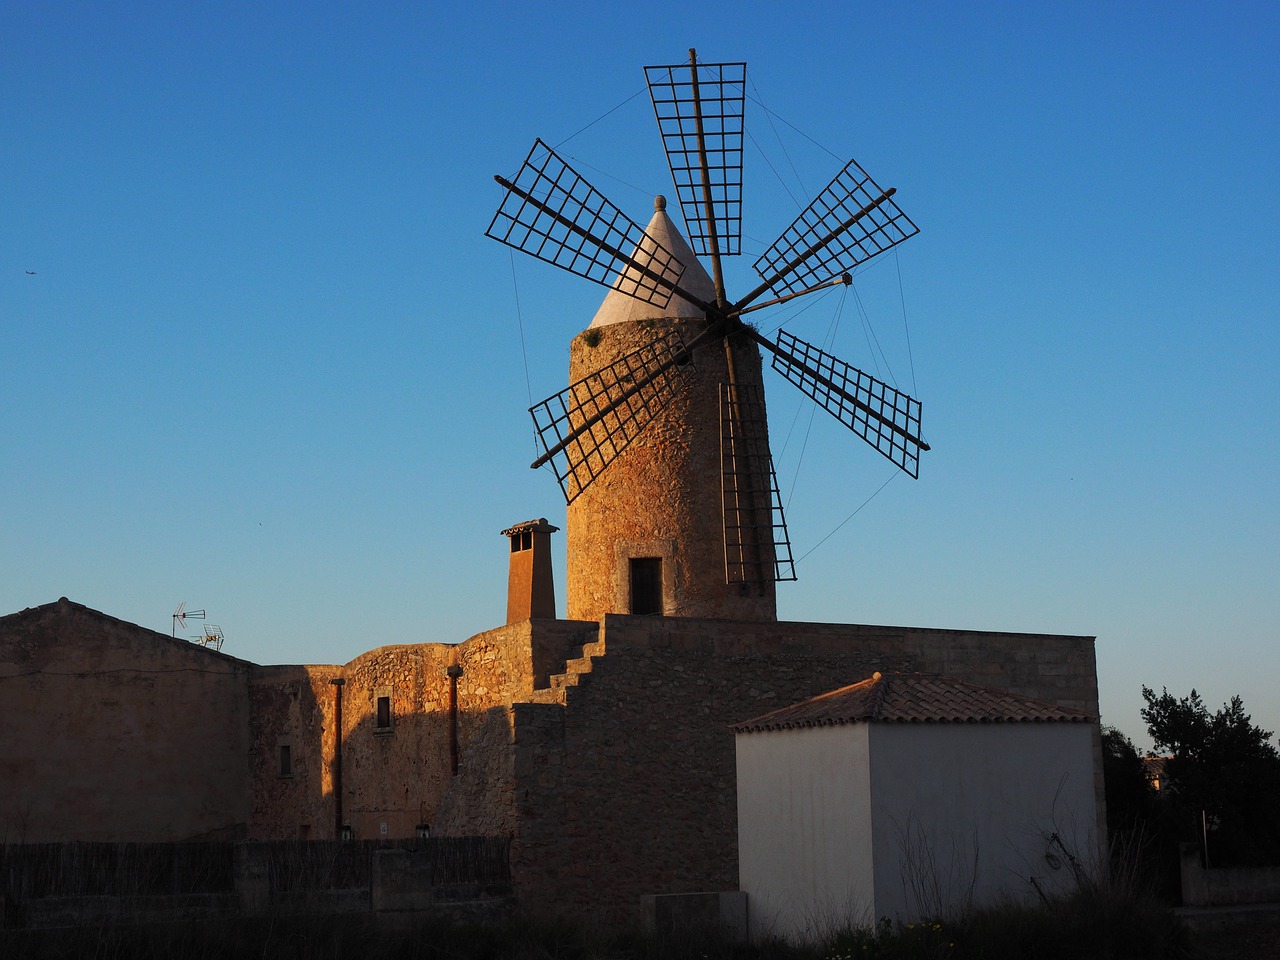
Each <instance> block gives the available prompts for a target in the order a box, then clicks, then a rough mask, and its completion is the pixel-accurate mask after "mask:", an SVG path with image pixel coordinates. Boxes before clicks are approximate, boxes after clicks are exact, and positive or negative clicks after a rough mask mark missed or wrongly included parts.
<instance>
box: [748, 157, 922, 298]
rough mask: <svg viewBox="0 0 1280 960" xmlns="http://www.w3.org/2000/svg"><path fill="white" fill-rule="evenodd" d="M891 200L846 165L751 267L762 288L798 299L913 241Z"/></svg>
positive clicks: (854, 166) (909, 228)
mask: <svg viewBox="0 0 1280 960" xmlns="http://www.w3.org/2000/svg"><path fill="white" fill-rule="evenodd" d="M893 194H894V190H893V189H892V188H890V189H888V190H882V189H881V188H880V185H879V184H877V183H876V182H875V181H874V180H872V179H871V176H870V174H868V173H867V172H866V171H865V170H863V169H862V167H860V166H858V164H857V162H856V161H854V160H850V161H849V162H848V163H847V164H846V165H845V167H844V169H843V170H841V171H840V172H839V173H838V174H836V176H835V178H834V179H833V180H832V181H831V182H830V183H829V184H827V186H826V187H825V188H824V189H823V191H822V192H821V193H819V194H818V196H817V197H815V198H814V200H813V202H812V203H810V204H809V206H808V207H806V208H805V209H804V210H803V211H802V212H801V214H800V216H798V217H796V219H795V220H794V221H793V222H792V224H791V226H789V227H787V229H786V230H784V231H782V235H781V236H779V237H778V239H777V240H776V241H774V244H773V246H771V247H770V248H769V249H768V250H766V251H765V252H764V254H762V255H761V257H760V259H759V260H757V261H756V262H755V264H754V267H755V270H756V273H758V274H760V276H761V277H762V278H764V280H765V284H764V286H765V288H767V289H770V290H773V291H774V292H775V293H778V294H782V293H797V292H799V291H801V290H803V289H805V288H806V287H813V286H816V285H818V284H821V283H825V282H826V281H828V280H830V279H831V278H832V277H836V276H839V275H840V274H842V273H845V272H848V271H850V270H853V268H854V267H856V266H858V265H859V264H861V263H866V262H867V261H868V260H870V259H871V258H872V257H874V256H876V255H878V254H881V253H883V252H884V251H886V250H888V249H889V248H891V247H894V246H896V245H897V244H899V243H901V242H902V241H903V240H906V239H907V238H908V237H912V236H915V235H916V234H917V233H919V232H920V228H919V227H917V226H916V225H915V224H914V223H912V222H911V218H910V217H908V216H907V215H906V214H905V213H903V212H902V210H901V209H899V207H898V205H897V204H896V203H894V201H893V199H892V198H893ZM757 292H759V288H757V291H754V292H753V293H752V295H750V296H748V297H747V298H745V300H744V301H743V302H744V303H745V302H747V301H750V300H753V299H754V298H755V295H756V293H757Z"/></svg>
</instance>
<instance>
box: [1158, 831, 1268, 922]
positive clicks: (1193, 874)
mask: <svg viewBox="0 0 1280 960" xmlns="http://www.w3.org/2000/svg"><path fill="white" fill-rule="evenodd" d="M1181 853H1182V905H1183V906H1184V907H1227V906H1239V905H1241V904H1247V903H1280V867H1210V868H1206V867H1205V866H1204V865H1203V864H1202V863H1201V862H1200V849H1199V847H1197V846H1196V845H1195V844H1194V843H1184V844H1183V845H1182V851H1181Z"/></svg>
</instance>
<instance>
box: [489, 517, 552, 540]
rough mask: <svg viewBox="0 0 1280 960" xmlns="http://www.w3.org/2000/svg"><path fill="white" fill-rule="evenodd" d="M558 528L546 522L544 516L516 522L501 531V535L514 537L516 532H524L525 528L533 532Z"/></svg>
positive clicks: (549, 531)
mask: <svg viewBox="0 0 1280 960" xmlns="http://www.w3.org/2000/svg"><path fill="white" fill-rule="evenodd" d="M559 529H560V528H559V527H553V526H552V525H551V524H549V523H547V518H546V517H539V518H538V519H537V520H526V521H524V523H517V524H516V525H515V526H514V527H508V528H507V529H506V530H503V531H502V535H503V536H504V537H514V536H515V535H516V534H517V533H524V532H525V531H526V530H527V531H531V532H533V533H555V532H556V531H557V530H559Z"/></svg>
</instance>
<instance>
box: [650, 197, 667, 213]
mask: <svg viewBox="0 0 1280 960" xmlns="http://www.w3.org/2000/svg"><path fill="white" fill-rule="evenodd" d="M653 209H654V210H665V209H667V198H666V197H664V196H663V195H662V194H658V195H657V196H656V197H654V198H653Z"/></svg>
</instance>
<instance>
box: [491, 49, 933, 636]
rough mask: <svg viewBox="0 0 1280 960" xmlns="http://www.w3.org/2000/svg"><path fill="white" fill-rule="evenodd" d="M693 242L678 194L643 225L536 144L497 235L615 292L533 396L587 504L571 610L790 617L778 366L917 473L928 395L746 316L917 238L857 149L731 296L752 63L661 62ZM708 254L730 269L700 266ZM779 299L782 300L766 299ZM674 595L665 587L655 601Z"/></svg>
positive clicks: (578, 496)
mask: <svg viewBox="0 0 1280 960" xmlns="http://www.w3.org/2000/svg"><path fill="white" fill-rule="evenodd" d="M645 76H646V81H647V84H648V88H649V93H650V99H651V100H652V103H653V107H654V113H655V116H656V118H657V122H658V129H659V133H660V135H661V138H662V141H663V145H664V148H665V151H666V155H667V161H668V165H669V166H670V169H671V175H672V180H673V182H674V185H675V191H676V197H677V200H678V203H679V207H680V210H681V213H682V215H683V219H684V221H685V224H686V228H687V231H688V234H689V240H688V241H686V240H685V238H684V237H683V236H681V235H680V232H679V231H678V229H676V227H675V225H674V223H673V222H672V221H671V220H670V218H669V217H668V215H667V214H666V210H665V207H666V203H665V200H664V199H663V198H662V197H658V198H657V199H656V200H655V211H654V215H653V219H652V220H651V221H650V223H649V225H648V226H647V227H645V228H641V227H640V226H639V225H638V224H637V223H635V222H634V221H632V220H631V219H630V218H629V217H627V215H626V214H624V213H623V212H622V211H621V210H620V209H619V208H617V207H616V206H614V205H613V204H612V203H611V202H610V201H609V200H608V199H607V198H605V196H604V195H603V194H601V193H600V192H599V191H598V190H596V189H595V188H594V187H593V186H591V184H589V183H588V182H587V181H586V180H585V179H584V178H583V177H582V176H581V175H580V174H579V173H578V172H577V171H575V170H574V169H573V168H572V167H571V166H570V165H569V164H568V163H566V162H565V161H564V160H563V159H562V158H561V157H560V156H559V155H558V154H557V153H556V152H555V150H554V149H552V148H551V147H549V146H547V145H546V144H545V143H544V142H543V141H541V140H536V141H535V143H534V145H533V148H532V149H531V150H530V151H529V154H528V156H527V157H526V159H525V161H524V163H523V164H522V166H521V167H520V170H519V171H518V173H517V174H516V175H515V177H514V178H512V179H506V178H504V177H500V176H498V177H495V178H494V179H495V180H496V181H497V182H498V183H499V184H500V185H501V186H502V188H503V190H504V191H505V192H504V196H503V199H502V201H501V203H500V205H499V207H498V210H497V212H496V213H495V215H494V217H493V220H492V222H491V223H490V225H489V228H488V229H487V230H486V235H487V236H489V237H492V238H494V239H496V240H498V241H500V242H502V243H505V244H507V245H508V246H511V247H514V248H515V249H518V250H521V251H523V252H525V253H527V254H530V255H532V256H534V257H536V258H538V259H540V260H543V261H546V262H549V263H552V264H555V265H556V266H558V267H561V268H562V269H565V270H567V271H569V272H570V273H573V274H576V275H578V276H581V277H584V278H586V279H588V280H592V281H594V282H596V283H599V284H601V285H603V286H606V287H609V288H610V292H609V294H608V296H607V297H606V299H605V301H604V304H603V305H602V306H601V308H600V311H599V312H598V313H597V315H596V317H595V319H594V320H593V322H592V324H591V326H590V327H589V328H588V329H587V330H586V331H584V332H583V333H582V334H579V335H578V337H576V338H575V339H574V342H573V344H572V346H571V350H570V381H571V382H570V385H569V387H567V388H566V389H564V390H562V391H560V392H559V393H556V394H554V395H553V396H551V397H548V398H547V399H546V400H544V401H543V402H541V403H539V404H537V405H535V406H534V407H532V408H531V409H530V413H531V415H532V416H533V420H534V425H535V429H536V433H537V437H538V442H539V444H540V446H541V449H542V451H543V452H542V455H541V456H539V457H538V459H537V460H535V461H534V463H533V464H532V466H533V467H534V468H538V467H541V466H544V465H547V464H550V465H551V467H552V469H553V470H554V472H555V475H556V478H557V480H558V482H559V484H560V487H561V490H562V491H563V493H564V495H565V499H566V502H567V503H568V517H567V521H568V523H567V526H568V530H567V540H568V549H569V560H570V564H569V566H570V569H569V616H570V618H574V619H579V618H580V619H599V618H600V616H601V615H603V614H604V613H608V612H632V613H681V614H688V615H695V616H712V617H725V618H729V619H763V620H772V619H776V610H775V601H774V584H775V582H776V581H778V580H791V579H795V570H794V563H793V561H792V557H791V549H790V541H789V538H788V535H787V531H786V522H785V519H784V517H783V513H782V504H781V499H780V497H779V494H778V486H777V480H776V478H775V474H774V469H773V464H772V459H771V456H770V453H769V446H768V431H767V424H766V420H765V408H764V393H763V382H762V378H761V372H760V371H761V352H760V351H761V350H764V351H765V352H767V353H768V354H769V355H770V356H771V358H772V366H773V368H774V369H775V370H776V371H778V372H779V373H781V374H782V375H783V377H785V378H786V379H787V380H789V381H791V383H793V384H794V385H795V386H797V387H798V388H799V389H800V390H801V391H802V392H803V393H805V394H806V395H808V396H809V397H810V398H812V399H813V400H814V401H815V402H816V403H817V404H818V405H819V406H821V407H822V408H823V409H824V410H826V411H827V412H828V413H830V414H831V415H832V416H834V417H835V418H836V419H837V420H839V421H840V422H841V423H842V424H844V426H845V427H847V428H848V429H849V430H851V431H852V432H853V433H855V434H856V435H857V436H859V437H861V438H862V439H863V440H865V441H866V442H867V443H869V444H870V445H871V446H872V447H874V448H875V449H876V450H877V451H878V452H879V453H881V454H882V455H883V456H885V457H886V458H887V459H889V460H890V461H891V462H892V463H894V464H895V465H897V466H898V467H899V468H900V469H902V470H903V471H905V472H906V473H908V474H909V475H911V476H912V477H916V476H917V475H918V468H919V456H920V452H921V451H923V450H927V449H929V447H928V444H926V443H925V442H924V440H923V439H922V438H921V431H920V403H919V401H917V400H915V399H913V398H912V397H910V396H908V395H907V394H905V393H902V392H901V391H899V390H897V389H896V388H894V387H892V386H890V385H889V384H887V383H884V382H883V381H881V380H879V379H877V378H875V377H873V376H871V375H869V374H867V373H864V372H863V371H861V370H858V369H856V368H855V367H852V366H850V365H849V364H847V363H845V362H844V361H842V360H840V359H838V358H837V357H834V356H832V355H831V354H829V353H826V352H825V351H823V350H821V349H819V348H818V347H816V346H814V345H812V344H809V343H806V342H804V341H803V340H800V339H798V338H797V337H795V336H793V335H792V334H790V333H789V332H786V331H779V332H778V334H777V335H776V337H775V338H774V339H772V340H771V339H769V338H767V337H765V336H764V335H763V334H761V333H760V332H759V331H757V330H756V329H755V327H753V326H752V325H750V324H749V323H747V322H746V321H745V320H744V319H743V318H744V316H745V315H747V314H748V313H751V312H752V311H755V310H760V309H762V308H764V307H768V306H772V305H775V304H779V303H782V302H785V301H787V300H790V299H792V298H795V297H799V296H802V295H804V294H807V293H811V292H814V291H816V290H820V289H823V288H826V287H830V286H834V285H840V284H849V283H850V282H851V277H850V271H852V270H854V269H855V268H856V267H858V266H859V265H860V264H863V263H865V262H867V261H868V260H870V259H872V258H873V257H875V256H877V255H878V254H880V253H883V252H884V251H886V250H888V249H890V248H892V247H894V246H895V245H897V244H898V243H901V242H902V241H903V240H905V239H907V238H908V237H910V236H913V235H914V234H916V233H917V232H919V231H918V229H917V227H916V226H915V224H914V223H912V222H911V220H910V218H908V217H907V215H906V214H905V213H903V212H902V211H901V210H900V209H899V208H898V206H897V204H896V203H895V201H894V200H893V196H894V192H895V191H894V188H889V189H882V188H881V187H880V186H879V184H877V183H876V182H875V181H874V180H873V179H872V178H871V177H870V175H869V174H867V173H866V171H864V170H863V169H862V167H860V166H859V165H858V164H857V163H856V162H855V161H853V160H850V161H849V162H848V163H847V164H846V165H845V166H844V168H843V169H842V170H841V171H840V172H839V173H838V174H836V176H835V177H834V178H833V179H832V180H831V182H830V183H829V184H828V185H827V186H826V187H825V188H824V189H823V190H822V191H821V192H820V193H819V194H818V196H817V197H816V198H815V199H814V200H813V202H812V203H810V204H809V206H808V207H807V208H805V210H804V211H803V212H802V213H801V214H800V215H799V216H798V217H797V218H796V219H795V220H794V221H793V222H792V224H791V225H790V226H789V227H787V229H786V230H784V231H783V232H782V234H781V235H780V236H779V237H778V239H777V240H776V241H775V242H774V243H773V245H772V246H770V247H769V249H768V250H766V251H765V253H764V254H763V255H762V256H760V258H759V259H758V260H756V262H755V264H754V268H755V270H756V272H757V273H758V274H759V275H760V278H761V282H760V283H759V284H758V285H757V286H756V287H755V288H753V289H752V290H751V291H750V292H748V293H747V294H746V295H745V296H743V297H741V298H739V299H737V300H730V299H729V297H728V295H727V293H726V290H725V285H724V278H723V271H722V258H724V257H728V256H736V255H739V254H740V253H741V232H742V231H741V223H742V147H743V136H744V122H743V120H744V105H745V83H746V64H745V63H700V62H699V61H698V59H697V53H696V51H695V50H692V49H691V50H690V51H689V61H688V63H684V64H674V65H666V66H651V67H646V68H645ZM699 256H702V257H707V258H709V260H710V262H711V268H712V273H711V274H710V275H708V274H707V272H706V270H705V269H704V268H703V267H702V265H701V263H699V261H698V259H697V258H698V257H699ZM764 298H767V299H764ZM655 598H656V599H655Z"/></svg>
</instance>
